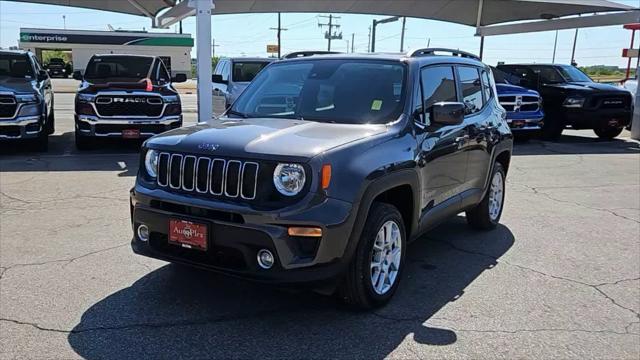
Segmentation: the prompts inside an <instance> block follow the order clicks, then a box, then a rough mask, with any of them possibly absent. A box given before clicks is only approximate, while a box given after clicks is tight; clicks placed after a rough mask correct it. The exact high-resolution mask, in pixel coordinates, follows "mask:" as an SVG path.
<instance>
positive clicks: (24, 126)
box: [0, 115, 43, 140]
mask: <svg viewBox="0 0 640 360" xmlns="http://www.w3.org/2000/svg"><path fill="white" fill-rule="evenodd" d="M41 131H43V128H42V116H39V115H38V116H22V117H16V118H15V119H10V120H0V140H12V139H33V138H36V137H38V135H39V134H40V132H41Z"/></svg>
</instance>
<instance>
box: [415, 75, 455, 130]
mask: <svg viewBox="0 0 640 360" xmlns="http://www.w3.org/2000/svg"><path fill="white" fill-rule="evenodd" d="M420 80H421V83H422V104H423V105H422V107H423V109H424V112H425V117H426V122H427V123H430V122H431V118H430V114H429V113H430V110H431V107H432V106H433V104H436V103H439V102H456V101H458V97H457V95H456V79H455V77H454V75H453V68H452V67H451V66H430V67H427V68H424V69H422V71H421V72H420Z"/></svg>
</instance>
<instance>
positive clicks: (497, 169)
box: [467, 162, 506, 230]
mask: <svg viewBox="0 0 640 360" xmlns="http://www.w3.org/2000/svg"><path fill="white" fill-rule="evenodd" d="M490 179H491V180H490V182H489V189H488V190H487V193H486V194H485V195H484V197H483V198H482V201H481V202H480V204H478V205H477V206H476V207H475V208H473V209H471V210H469V211H467V223H468V224H469V226H471V227H472V228H474V229H478V230H491V229H494V228H495V227H496V226H498V223H499V222H500V217H501V216H502V209H503V207H504V193H505V191H504V190H505V179H506V173H505V171H504V168H503V167H502V164H500V163H498V162H496V163H495V164H494V165H493V171H492V172H491V178H490Z"/></svg>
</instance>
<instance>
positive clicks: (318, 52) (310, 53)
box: [282, 50, 342, 59]
mask: <svg viewBox="0 0 640 360" xmlns="http://www.w3.org/2000/svg"><path fill="white" fill-rule="evenodd" d="M325 54H342V53H341V52H339V51H323V50H307V51H294V52H292V53H288V54H285V55H283V56H282V58H283V59H295V58H301V57H307V56H313V55H325Z"/></svg>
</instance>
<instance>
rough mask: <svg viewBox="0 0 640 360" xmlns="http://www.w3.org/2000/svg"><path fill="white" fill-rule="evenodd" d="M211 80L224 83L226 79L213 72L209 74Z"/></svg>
mask: <svg viewBox="0 0 640 360" xmlns="http://www.w3.org/2000/svg"><path fill="white" fill-rule="evenodd" d="M211 82H213V83H216V84H226V83H227V81H226V80H223V79H222V75H220V74H214V75H211Z"/></svg>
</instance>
